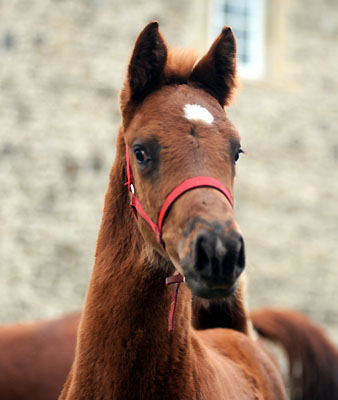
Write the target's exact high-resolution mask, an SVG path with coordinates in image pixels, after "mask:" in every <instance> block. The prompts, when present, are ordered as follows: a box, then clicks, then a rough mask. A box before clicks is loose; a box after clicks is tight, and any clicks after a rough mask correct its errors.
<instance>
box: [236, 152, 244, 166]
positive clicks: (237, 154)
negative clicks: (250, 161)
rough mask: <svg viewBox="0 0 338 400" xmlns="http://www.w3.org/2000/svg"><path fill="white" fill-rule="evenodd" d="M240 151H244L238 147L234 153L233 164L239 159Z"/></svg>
mask: <svg viewBox="0 0 338 400" xmlns="http://www.w3.org/2000/svg"><path fill="white" fill-rule="evenodd" d="M241 153H244V151H243V150H242V149H239V150H238V151H237V153H236V155H235V158H234V163H235V164H236V163H237V161H238V160H239V155H240V154H241Z"/></svg>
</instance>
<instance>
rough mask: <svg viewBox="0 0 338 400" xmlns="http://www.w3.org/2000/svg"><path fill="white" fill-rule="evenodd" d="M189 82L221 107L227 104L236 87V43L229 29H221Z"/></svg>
mask: <svg viewBox="0 0 338 400" xmlns="http://www.w3.org/2000/svg"><path fill="white" fill-rule="evenodd" d="M190 81H191V82H194V83H196V84H198V85H199V86H201V87H202V88H203V89H205V90H206V91H207V92H209V93H210V94H212V95H213V96H214V97H216V99H217V100H218V101H219V103H220V104H221V106H222V107H224V105H227V104H228V103H229V100H230V97H231V92H232V90H233V89H234V88H235V86H236V41H235V37H234V35H233V33H232V30H231V28H229V27H226V28H224V29H223V31H222V33H221V34H220V35H219V36H218V38H217V39H216V40H215V42H214V43H213V45H212V46H211V48H210V50H209V51H208V53H207V54H206V55H205V56H204V57H203V58H202V59H201V60H200V61H199V62H198V63H197V65H196V66H195V68H194V70H193V71H192V73H191V76H190Z"/></svg>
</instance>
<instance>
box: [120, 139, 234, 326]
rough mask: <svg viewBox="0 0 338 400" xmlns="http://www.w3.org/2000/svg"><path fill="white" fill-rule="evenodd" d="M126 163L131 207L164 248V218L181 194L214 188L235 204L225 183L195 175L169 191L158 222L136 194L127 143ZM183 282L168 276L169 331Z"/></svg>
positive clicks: (178, 276) (182, 278)
mask: <svg viewBox="0 0 338 400" xmlns="http://www.w3.org/2000/svg"><path fill="white" fill-rule="evenodd" d="M126 163H127V178H128V181H127V182H126V183H125V185H128V190H129V191H130V193H131V200H130V207H131V209H132V210H133V212H134V215H135V217H136V218H137V217H138V214H140V215H141V217H142V218H143V219H144V220H145V221H146V222H148V224H149V225H150V227H151V229H152V230H153V231H154V232H155V234H156V239H157V241H158V243H161V244H162V246H163V248H164V249H165V243H164V242H163V240H162V228H163V224H164V220H165V218H166V216H167V215H168V212H169V209H170V207H171V206H172V205H173V204H174V202H175V201H176V200H177V199H178V198H179V197H180V196H182V195H183V194H184V193H186V192H187V191H188V190H192V189H196V188H201V187H210V188H214V189H217V190H218V191H220V192H221V193H223V194H224V196H225V197H226V198H227V200H228V202H229V203H230V205H231V207H233V205H234V203H233V199H232V196H231V193H230V190H229V189H228V188H227V187H226V186H225V185H223V183H222V182H220V181H218V180H217V179H215V178H211V177H210V176H195V177H193V178H188V179H186V180H185V181H183V182H182V183H180V184H179V185H178V186H176V187H175V188H174V189H173V190H172V191H171V192H170V193H169V195H168V196H167V197H166V199H165V200H164V203H163V205H162V207H161V210H160V213H159V216H158V223H157V224H156V223H155V222H154V221H153V220H152V219H151V218H150V217H149V216H148V214H147V213H146V212H145V211H144V210H143V207H142V205H141V203H140V201H139V199H138V198H137V196H136V192H135V185H134V178H133V174H132V171H131V168H130V159H129V148H128V145H127V144H126ZM182 282H184V276H183V275H182V274H177V275H173V276H170V277H168V278H166V286H169V285H172V284H174V289H173V291H172V295H171V296H172V297H171V306H170V312H169V319H168V331H169V332H172V331H173V330H174V320H175V312H176V304H177V296H178V290H179V287H180V284H181V283H182Z"/></svg>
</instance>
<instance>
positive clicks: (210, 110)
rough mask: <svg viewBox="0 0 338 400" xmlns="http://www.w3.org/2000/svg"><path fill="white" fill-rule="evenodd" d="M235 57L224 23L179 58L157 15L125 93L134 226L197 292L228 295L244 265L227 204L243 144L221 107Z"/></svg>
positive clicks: (135, 60) (232, 83)
mask: <svg viewBox="0 0 338 400" xmlns="http://www.w3.org/2000/svg"><path fill="white" fill-rule="evenodd" d="M235 57H236V45H235V39H234V36H233V34H232V32H231V29H230V28H225V29H224V30H223V32H222V33H221V34H220V36H219V37H218V38H217V39H216V41H215V42H214V44H213V45H212V47H211V49H210V50H209V52H208V53H207V54H206V56H204V58H202V59H201V60H200V61H199V62H198V63H197V64H196V63H195V59H194V57H193V56H192V55H191V54H188V53H187V54H185V55H183V57H182V54H180V58H179V60H180V61H179V63H178V62H177V61H176V59H175V55H174V54H171V53H168V50H167V46H166V44H165V42H164V40H163V38H162V36H161V35H160V33H159V31H158V24H157V23H156V22H154V23H151V24H149V25H148V26H147V27H146V28H145V29H144V30H143V32H142V33H141V34H140V36H139V38H138V40H137V42H136V45H135V48H134V52H133V55H132V58H131V61H130V65H129V70H128V77H127V81H126V83H125V85H124V88H123V90H122V93H121V110H122V115H123V131H124V141H125V144H126V170H127V175H128V187H129V189H130V192H131V193H130V196H131V200H132V205H133V207H134V210H135V214H136V215H137V223H138V227H139V229H140V231H141V233H142V236H143V237H144V239H145V242H146V243H147V244H149V245H150V247H149V248H151V251H153V249H154V250H155V251H156V252H157V253H159V254H160V255H162V256H163V257H164V258H169V259H170V261H171V263H172V264H173V265H174V267H175V269H176V270H177V271H178V272H180V273H181V274H182V275H184V276H185V281H186V284H187V285H188V287H189V288H190V289H191V291H192V293H193V294H194V295H195V296H198V297H202V298H224V297H227V296H229V295H230V294H232V293H233V292H234V290H235V288H236V282H237V279H238V277H239V276H240V275H241V273H242V271H243V269H244V266H245V255H244V254H245V253H244V242H243V238H242V235H241V233H240V230H239V227H238V225H237V223H236V222H235V220H234V213H233V204H232V203H233V199H232V198H233V186H234V178H235V164H236V162H237V160H238V157H239V154H240V153H241V145H240V138H239V135H238V133H237V131H236V129H235V128H234V126H233V125H232V123H231V122H230V121H229V119H228V118H227V116H226V114H225V112H224V109H223V107H224V106H225V105H226V104H228V101H229V98H230V95H231V92H232V89H233V88H234V86H235V72H236V71H235V69H236V62H235ZM182 59H183V60H184V61H183V62H182ZM196 177H199V178H196ZM164 204H165V206H163V205H164ZM162 207H164V208H165V209H162Z"/></svg>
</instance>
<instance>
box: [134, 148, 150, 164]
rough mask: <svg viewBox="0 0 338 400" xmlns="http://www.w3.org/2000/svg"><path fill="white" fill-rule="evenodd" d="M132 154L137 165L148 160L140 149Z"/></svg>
mask: <svg viewBox="0 0 338 400" xmlns="http://www.w3.org/2000/svg"><path fill="white" fill-rule="evenodd" d="M134 154H135V157H136V161H137V162H138V163H139V164H142V163H144V162H145V161H146V160H147V159H148V158H149V157H148V156H147V153H146V152H145V151H144V150H143V149H141V148H137V149H135V150H134Z"/></svg>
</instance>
